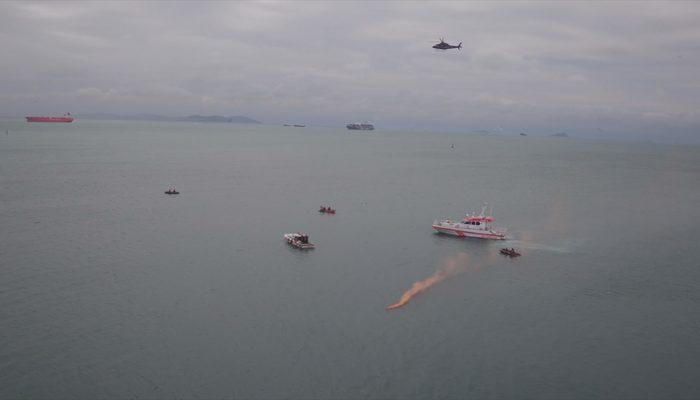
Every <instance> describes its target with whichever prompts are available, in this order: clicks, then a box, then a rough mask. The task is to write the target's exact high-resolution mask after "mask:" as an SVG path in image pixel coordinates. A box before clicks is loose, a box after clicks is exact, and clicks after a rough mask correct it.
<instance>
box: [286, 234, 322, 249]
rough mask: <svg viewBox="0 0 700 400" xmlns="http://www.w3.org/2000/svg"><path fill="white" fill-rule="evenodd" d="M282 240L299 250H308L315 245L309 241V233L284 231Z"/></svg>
mask: <svg viewBox="0 0 700 400" xmlns="http://www.w3.org/2000/svg"><path fill="white" fill-rule="evenodd" d="M284 240H286V241H287V243H289V244H290V245H292V246H294V247H296V248H297V249H301V250H310V249H313V248H315V247H316V246H314V244H313V243H311V242H309V235H307V234H305V233H299V232H297V233H285V234H284Z"/></svg>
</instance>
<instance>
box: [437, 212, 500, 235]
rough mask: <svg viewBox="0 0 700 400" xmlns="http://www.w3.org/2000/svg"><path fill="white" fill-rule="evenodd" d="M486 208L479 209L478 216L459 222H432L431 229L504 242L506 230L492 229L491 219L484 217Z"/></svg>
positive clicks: (470, 216)
mask: <svg viewBox="0 0 700 400" xmlns="http://www.w3.org/2000/svg"><path fill="white" fill-rule="evenodd" d="M485 211H486V206H484V207H483V208H482V209H481V214H479V215H469V214H467V216H466V217H464V219H463V220H462V221H460V222H454V221H451V220H449V219H443V220H438V221H434V222H433V229H435V230H436V231H437V232H438V233H446V234H448V235H455V236H460V237H473V238H480V239H493V240H504V239H505V238H506V230H505V229H500V228H493V227H492V225H491V224H492V223H493V217H492V216H490V215H488V216H487V215H484V212H485Z"/></svg>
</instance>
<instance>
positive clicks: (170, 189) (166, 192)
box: [165, 186, 180, 194]
mask: <svg viewBox="0 0 700 400" xmlns="http://www.w3.org/2000/svg"><path fill="white" fill-rule="evenodd" d="M165 194H180V192H178V191H177V189H175V188H174V187H173V186H171V187H169V188H168V190H166V191H165Z"/></svg>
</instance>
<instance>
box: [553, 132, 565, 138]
mask: <svg viewBox="0 0 700 400" xmlns="http://www.w3.org/2000/svg"><path fill="white" fill-rule="evenodd" d="M552 137H569V135H567V134H566V132H557V133H555V134H554V135H552Z"/></svg>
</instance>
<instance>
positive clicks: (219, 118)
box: [77, 114, 261, 124]
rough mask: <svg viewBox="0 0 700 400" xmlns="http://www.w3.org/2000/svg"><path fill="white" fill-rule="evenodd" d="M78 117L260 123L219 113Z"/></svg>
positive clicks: (86, 117)
mask: <svg viewBox="0 0 700 400" xmlns="http://www.w3.org/2000/svg"><path fill="white" fill-rule="evenodd" d="M77 118H79V119H102V120H116V121H171V122H206V123H219V124H260V123H261V122H260V121H257V120H254V119H253V118H249V117H245V116H242V115H236V116H231V117H224V116H221V115H189V116H187V117H166V116H164V115H156V114H136V115H119V114H83V115H78V116H77Z"/></svg>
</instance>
